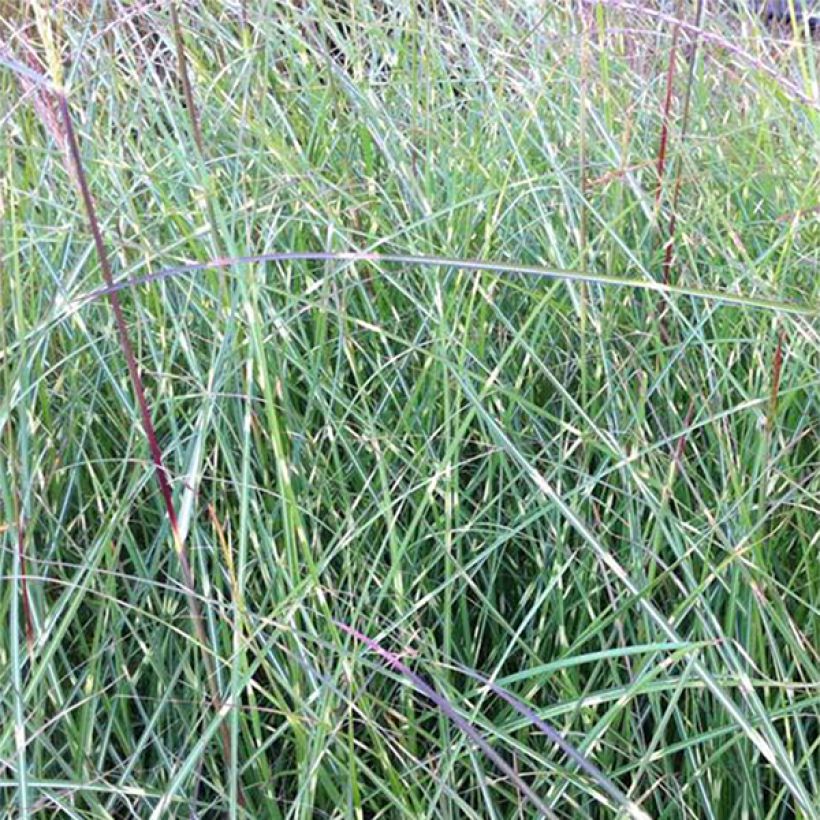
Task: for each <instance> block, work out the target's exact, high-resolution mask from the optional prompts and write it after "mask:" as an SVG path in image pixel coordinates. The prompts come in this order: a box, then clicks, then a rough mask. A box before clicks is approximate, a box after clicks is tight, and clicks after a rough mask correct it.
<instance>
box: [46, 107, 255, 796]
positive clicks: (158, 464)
mask: <svg viewBox="0 0 820 820" xmlns="http://www.w3.org/2000/svg"><path fill="white" fill-rule="evenodd" d="M57 100H58V104H59V107H60V113H61V114H62V119H63V124H64V127H65V134H66V139H67V143H68V152H69V157H70V160H71V163H72V165H73V166H74V174H75V179H76V182H77V186H78V188H79V190H80V195H81V197H82V200H83V205H84V206H85V211H86V216H87V217H88V225H89V228H90V230H91V235H92V237H93V240H94V247H95V249H96V251H97V257H98V259H99V261H100V267H101V268H102V275H103V279H104V280H105V283H106V287H108V288H112V287H113V285H114V276H113V274H112V271H111V263H110V262H109V260H108V253H107V251H106V249H105V243H104V242H103V238H102V231H101V230H100V224H99V220H98V219H97V212H96V208H95V207H94V200H93V198H92V196H91V190H90V189H89V186H88V181H87V179H86V176H85V169H84V168H83V163H82V157H81V155H80V148H79V144H78V142H77V136H76V133H75V131H74V125H73V123H72V119H71V111H70V110H69V107H68V98H67V97H66V95H65V94H64V93H62V92H59V93H58V94H57ZM108 297H109V302H110V304H111V309H112V311H113V312H114V321H115V323H116V326H117V335H118V337H119V342H120V347H121V348H122V352H123V355H124V356H125V362H126V365H127V367H128V373H129V375H130V378H131V384H132V387H133V390H134V394H135V396H136V399H137V405H138V407H139V413H140V418H141V420H142V428H143V431H144V433H145V437H146V439H147V440H148V447H149V449H150V451H151V459H152V461H153V463H154V472H155V475H156V477H157V483H158V484H159V489H160V493H161V495H162V499H163V502H164V504H165V512H166V515H167V516H168V524H169V526H170V528H171V536H172V538H173V541H174V551H175V552H176V555H177V559H178V561H179V566H180V569H181V571H182V583H183V585H184V587H185V597H186V599H187V603H188V610H189V612H190V615H191V620H192V621H193V625H194V633H195V636H196V639H197V641H198V643H199V644H200V648H201V650H202V659H203V662H204V664H205V667H206V677H207V680H208V687H209V689H210V698H211V705H212V707H213V709H214V711H215V712H219V711H220V710H221V708H222V698H221V696H220V694H219V691H218V689H217V685H216V676H215V674H214V668H213V664H212V662H211V659H210V656H209V655H208V652H207V651H206V647H207V646H208V638H207V634H206V632H205V627H204V624H203V620H202V613H201V611H200V607H199V602H198V600H197V597H196V587H195V582H194V574H193V571H192V569H191V562H190V559H189V557H188V549H187V547H186V545H185V541H184V540H183V538H182V537H181V534H180V530H179V522H178V519H177V513H176V508H175V507H174V499H173V492H172V490H171V484H170V481H169V480H168V471H167V469H166V467H165V464H164V463H163V458H162V450H161V448H160V446H159V440H158V438H157V434H156V430H155V428H154V424H153V421H152V420H151V411H150V410H149V408H148V401H147V399H146V397H145V388H144V386H143V382H142V376H141V375H140V372H139V367H138V366H137V360H136V357H135V356H134V349H133V347H132V346H131V341H130V338H129V336H128V327H127V325H126V322H125V316H124V315H123V311H122V305H121V304H120V300H119V295H118V294H117V292H116V290H111V291H110V292H109V294H108ZM220 735H221V739H222V747H223V755H224V757H225V762H226V765H227V766H228V768H229V769H230V768H231V745H230V737H229V735H228V731H227V726H226V724H225V723H224V722H223V723H222V724H221V725H220ZM240 800H241V797H240Z"/></svg>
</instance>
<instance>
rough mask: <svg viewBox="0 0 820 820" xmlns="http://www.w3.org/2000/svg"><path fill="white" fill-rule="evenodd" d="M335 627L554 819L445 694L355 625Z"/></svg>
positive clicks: (547, 815)
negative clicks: (436, 710)
mask: <svg viewBox="0 0 820 820" xmlns="http://www.w3.org/2000/svg"><path fill="white" fill-rule="evenodd" d="M335 624H336V626H338V627H339V629H341V630H342V631H343V632H346V633H347V634H348V635H351V636H352V637H354V638H355V639H356V640H357V641H359V642H360V643H363V644H364V645H365V646H366V647H367V648H368V649H370V650H372V651H373V652H375V653H376V654H377V655H379V656H380V657H381V658H383V659H384V660H385V661H386V662H387V664H388V665H389V666H391V667H393V669H395V670H396V671H397V672H399V673H400V674H402V675H403V676H404V677H405V678H407V680H409V681H410V683H412V684H413V686H414V687H415V688H416V690H417V691H419V692H421V694H422V695H424V696H425V697H427V698H428V699H429V700H431V701H432V702H433V703H434V704H435V705H436V706H437V707H438V708H439V709H440V710H441V712H442V714H443V715H445V716H446V717H447V718H448V719H449V720H450V721H451V722H452V723H454V724H455V725H456V726H457V727H458V728H459V729H460V730H461V731H462V732H464V734H465V735H467V737H469V738H470V740H472V741H473V742H474V743H475V744H476V746H478V748H479V749H481V751H482V752H483V753H484V754H485V755H486V756H487V757H488V758H489V759H490V760H491V761H492V762H493V763H494V764H495V765H496V766H497V767H498V768H499V769H500V770H501V771H502V772H504V774H506V775H507V777H509V778H510V780H511V781H512V782H513V783H514V784H515V787H516V788H517V789H518V790H519V791H520V792H521V793H522V794H523V795H524V796H525V797H526V798H527V799H528V800H529V801H530V802H531V803H532V804H533V805H534V806H535V807H536V808H537V809H538V811H540V812H541V813H542V814H544V815H545V816H546V817H555V814H554V812H553V811H552V810H551V809H550V808H549V806H547V804H546V803H544V801H543V800H541V798H540V797H539V796H538V795H537V794H536V793H535V792H534V791H533V790H532V789H531V788H530V787H529V786H528V785H527V784H526V783H525V782H524V781H523V780H522V779H521V777H520V775H519V774H518V773H517V772H516V771H515V769H513V768H512V766H510V764H509V763H507V761H506V760H504V758H503V757H501V755H500V754H498V752H496V751H495V749H493V747H492V746H490V744H489V743H488V742H487V741H486V740H485V739H484V738H483V737H482V736H481V734H480V733H479V731H478V730H477V729H476V728H475V727H474V726H473V725H472V724H471V723H470V722H469V721H468V720H466V719H465V718H463V717H462V716H461V715H460V714H459V713H458V712H456V710H455V709H454V708H453V706H452V705H451V704H450V702H449V701H448V700H447V698H445V697H444V696H443V695H440V694H439V693H438V692H437V691H436V690H435V689H433V687H432V686H430V684H428V683H427V682H426V681H424V680H423V679H422V678H421V677H420V676H419V675H417V674H416V673H415V672H413V670H412V669H410V668H409V667H407V666H405V665H404V664H403V663H402V662H401V660H400V659H399V656H398V655H396V654H395V653H393V652H390V651H389V650H388V649H384V648H383V647H382V646H381V645H380V644H379V643H377V642H376V641H374V640H373V639H372V638H368V637H367V635H365V634H364V633H362V632H359V630H358V629H354V628H353V627H352V626H348V625H347V624H344V623H341V622H340V621H335Z"/></svg>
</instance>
